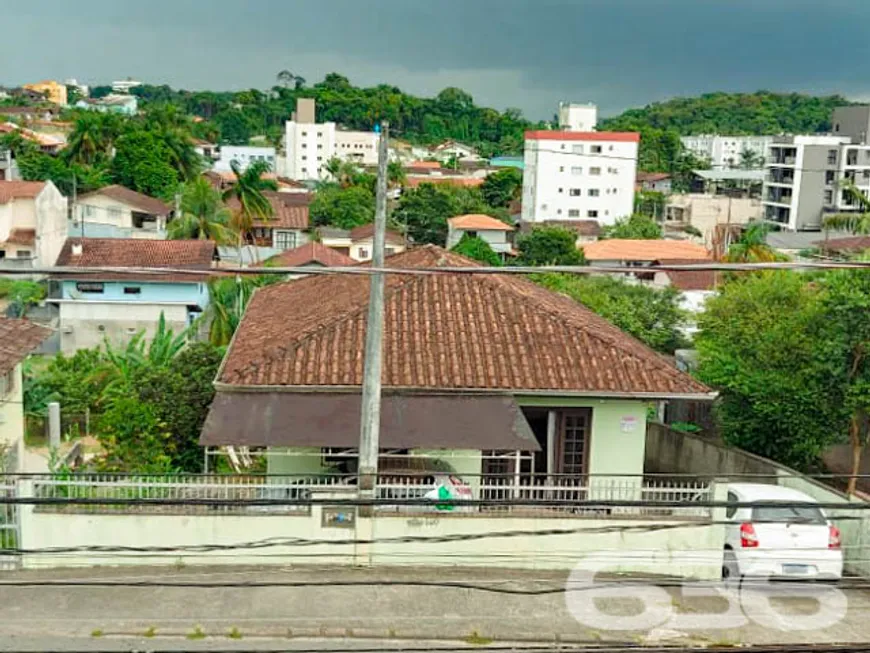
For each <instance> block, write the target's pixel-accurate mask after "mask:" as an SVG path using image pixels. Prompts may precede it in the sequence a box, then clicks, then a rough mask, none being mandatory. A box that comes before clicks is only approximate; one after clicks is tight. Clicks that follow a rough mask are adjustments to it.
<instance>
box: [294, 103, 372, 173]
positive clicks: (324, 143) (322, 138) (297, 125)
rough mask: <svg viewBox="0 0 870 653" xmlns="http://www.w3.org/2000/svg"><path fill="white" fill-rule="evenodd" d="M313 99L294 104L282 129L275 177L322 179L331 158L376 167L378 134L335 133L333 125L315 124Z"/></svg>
mask: <svg viewBox="0 0 870 653" xmlns="http://www.w3.org/2000/svg"><path fill="white" fill-rule="evenodd" d="M314 110H315V106H314V100H313V99H312V98H300V99H298V100H297V101H296V112H295V113H294V114H293V118H292V120H289V121H288V122H287V123H286V125H285V133H284V157H282V160H281V161H280V162H279V165H278V173H279V174H280V175H281V176H283V177H288V178H290V179H300V180H303V179H315V180H317V179H321V178H323V177H325V176H328V174H329V173H328V172H327V171H326V164H327V163H328V162H329V160H330V159H332V158H339V159H342V160H344V161H353V162H354V163H358V164H359V165H361V166H363V165H377V162H378V147H377V145H378V134H377V133H375V132H362V131H349V130H341V129H338V127H337V126H336V124H335V123H334V122H325V123H318V122H316V121H315V111H314Z"/></svg>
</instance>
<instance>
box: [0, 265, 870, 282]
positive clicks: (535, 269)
mask: <svg viewBox="0 0 870 653" xmlns="http://www.w3.org/2000/svg"><path fill="white" fill-rule="evenodd" d="M868 268H870V262H868V261H822V262H819V261H787V262H771V263H721V262H710V263H697V264H680V265H673V264H664V265H661V264H655V265H645V266H643V267H632V266H606V265H582V266H580V265H542V266H520V265H517V266H505V267H486V266H468V267H458V266H457V267H415V268H401V267H383V268H376V267H371V266H365V267H362V266H353V267H329V268H317V267H304V266H303V267H298V266H297V267H262V268H251V267H247V268H209V269H190V268H171V267H161V268H150V267H104V266H88V267H57V266H43V267H33V268H27V269H9V270H4V271H3V274H7V275H15V274H22V275H24V274H27V275H33V274H46V275H57V276H58V277H66V278H74V277H75V276H77V275H80V276H90V275H108V274H125V275H141V276H143V277H147V276H153V277H155V278H160V277H161V276H167V275H173V276H174V275H179V274H183V275H187V276H189V277H191V278H198V277H201V278H202V279H208V278H210V277H223V278H226V277H232V276H237V275H250V276H265V275H281V276H283V275H290V274H297V275H305V276H311V275H313V276H333V275H342V274H350V275H361V276H370V275H373V274H396V275H407V276H432V275H445V274H446V275H527V274H547V273H558V274H637V273H639V272H644V273H648V272H681V271H682V272H691V271H704V270H707V271H711V270H712V271H719V272H757V271H761V270H863V269H868Z"/></svg>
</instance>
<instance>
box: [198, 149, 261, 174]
mask: <svg viewBox="0 0 870 653" xmlns="http://www.w3.org/2000/svg"><path fill="white" fill-rule="evenodd" d="M275 157H276V154H275V148H274V147H254V146H251V145H222V146H221V147H220V149H219V150H218V158H217V160H216V161H215V162H214V165H213V166H212V170H217V171H218V172H230V171H231V170H232V167H231V165H230V164H231V163H232V162H233V161H236V162H237V163H238V164H239V166H240V167H241V169H242V170H247V169H248V167H249V166H250V165H251V164H252V163H254V161H265V162H266V163H268V164H269V169H270V170H271V171H272V172H274V171H275V166H276V160H275Z"/></svg>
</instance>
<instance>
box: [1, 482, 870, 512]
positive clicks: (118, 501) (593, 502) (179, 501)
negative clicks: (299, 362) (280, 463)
mask: <svg viewBox="0 0 870 653" xmlns="http://www.w3.org/2000/svg"><path fill="white" fill-rule="evenodd" d="M59 487H62V485H61V486H59ZM194 487H195V486H194ZM324 487H325V488H326V489H328V488H329V486H324ZM152 489H155V490H159V489H160V488H159V486H156V487H154V488H152ZM285 489H286V488H285ZM638 489H640V488H638ZM300 490H302V488H300ZM625 491H630V488H626V490H625ZM618 492H620V490H617V493H618ZM699 492H700V490H699ZM592 493H593V494H594V493H595V489H594V488H593V489H592ZM7 504H11V505H34V506H46V505H48V506H56V505H62V506H66V505H70V506H72V505H81V506H88V505H91V506H113V505H119V506H215V507H242V506H317V505H327V506H335V507H369V506H374V507H377V506H390V507H397V506H426V507H429V508H432V507H433V506H436V505H437V506H444V507H445V508H462V507H466V508H468V507H478V506H485V507H501V508H509V507H523V506H527V507H541V508H547V507H549V508H563V509H564V508H571V509H575V510H578V511H580V510H589V511H595V510H605V509H608V508H782V507H790V508H809V509H812V508H821V509H826V510H849V511H864V510H870V503H845V502H833V501H830V502H824V501H782V500H775V501H773V500H772V501H766V500H758V501H709V500H703V499H701V500H698V501H686V500H683V501H680V500H655V499H654V500H641V499H576V500H574V499H522V498H510V499H426V498H422V497H420V498H350V499H340V498H317V497H296V498H285V499H282V498H253V499H249V498H235V499H219V498H201V497H188V498H165V497H155V498H144V497H38V496H30V497H19V496H15V497H13V496H2V495H0V505H7ZM664 516H667V515H664Z"/></svg>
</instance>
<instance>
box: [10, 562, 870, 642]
mask: <svg viewBox="0 0 870 653" xmlns="http://www.w3.org/2000/svg"><path fill="white" fill-rule="evenodd" d="M566 578H567V575H566V574H564V573H553V572H516V571H501V570H480V569H478V570H469V569H453V568H451V569H411V568H408V569H390V570H385V569H376V570H369V569H350V570H336V569H317V568H304V569H303V568H297V569H287V568H283V569H282V568H275V569H264V568H259V569H242V568H239V569H236V570H234V571H227V568H226V567H223V568H221V569H214V568H185V569H175V568H167V569H164V570H157V571H155V570H154V568H148V569H144V568H135V569H131V568H127V569H87V570H61V571H45V572H13V573H7V574H3V575H0V581H14V580H27V581H40V580H59V579H74V580H81V581H85V580H88V581H113V582H114V581H117V582H120V581H130V582H138V581H162V582H187V583H221V582H233V583H239V582H258V581H259V582H263V581H265V582H276V581H284V582H291V581H292V582H299V581H311V582H318V583H324V582H335V581H344V582H347V581H353V582H360V581H372V582H375V583H381V585H374V586H365V587H359V586H357V587H301V588H300V587H260V588H231V587H224V588H197V587H181V588H165V587H161V588H144V587H112V588H101V587H97V588H94V587H84V588H68V587H3V588H2V589H0V596H2V601H0V638H4V637H5V638H8V637H9V636H16V637H34V636H62V637H75V638H92V636H93V634H94V633H95V632H96V633H98V634H100V635H102V636H118V635H126V636H140V635H142V634H143V633H146V632H149V633H151V634H157V635H159V636H162V637H165V636H174V637H179V638H182V637H185V636H186V635H189V634H191V633H193V632H195V630H196V629H197V628H199V629H201V631H202V632H203V633H204V634H205V635H206V636H207V637H215V638H218V637H219V638H221V639H223V640H224V641H226V635H227V633H229V632H230V631H231V630H233V629H236V630H237V632H238V633H239V634H241V635H242V636H243V637H246V638H249V637H274V638H282V639H286V638H288V637H289V638H311V637H314V638H353V639H357V638H369V639H373V640H374V639H377V640H385V639H390V640H395V639H406V640H420V639H429V640H444V641H451V642H469V643H486V642H489V641H490V640H494V641H496V642H498V641H501V642H554V641H561V642H630V643H656V644H662V643H674V644H678V643H679V644H682V643H689V644H698V645H705V644H707V645H708V644H714V643H715V644H729V645H735V644H762V643H810V642H812V643H822V642H859V641H860V642H866V641H870V619H867V615H868V611H870V594H868V593H867V591H865V590H845V589H844V590H842V596H843V597H844V598H845V600H846V602H847V611H846V616H845V618H844V619H843V620H841V621H839V622H837V623H836V624H834V625H832V626H830V627H827V628H821V629H813V630H803V631H801V630H797V629H796V628H795V627H794V626H793V625H789V624H787V623H786V620H787V619H788V618H789V617H792V618H796V621H797V622H798V624H799V626H801V627H803V626H804V625H806V624H808V623H810V622H809V616H810V615H812V614H813V613H814V612H815V611H816V609H817V605H816V601H815V600H814V599H812V598H791V599H788V598H773V599H770V601H771V603H772V604H773V605H774V606H775V608H776V609H777V610H778V612H779V613H780V614H781V615H783V616H782V618H781V620H780V621H779V622H777V623H779V625H780V629H777V628H768V627H764V626H761V625H759V624H758V623H755V622H754V621H752V620H748V619H745V618H744V620H745V621H747V622H748V623H746V624H745V625H742V626H740V627H738V628H733V627H732V628H725V629H723V628H721V625H722V624H723V623H724V622H725V621H726V620H725V619H724V618H723V617H724V616H726V615H723V614H722V613H723V612H724V611H725V610H726V608H727V601H726V599H724V598H721V597H706V598H705V597H700V598H699V597H691V596H689V597H686V596H683V595H681V589H680V588H673V587H669V588H665V589H664V591H665V592H667V594H665V595H663V596H664V598H665V599H666V603H665V604H660V605H659V606H658V608H659V609H665V610H666V612H672V613H673V614H676V615H678V616H680V617H681V618H686V617H689V618H694V619H700V623H701V626H702V627H701V628H700V629H697V630H695V629H691V628H681V627H680V624H678V623H676V622H669V623H660V624H657V625H655V626H654V627H650V628H646V629H635V630H629V631H616V630H608V629H606V628H601V627H593V626H589V625H583V624H581V623H579V622H578V621H577V620H576V619H575V618H574V617H573V616H572V615H571V613H570V612H569V610H568V608H567V607H566V595H565V594H564V593H561V592H559V593H554V594H546V595H540V596H517V595H508V594H496V593H490V592H481V591H476V590H473V589H465V588H462V589H459V588H439V587H409V586H403V585H390V584H389V583H397V582H419V581H423V582H443V581H448V582H450V581H454V582H456V581H459V582H467V583H476V584H481V585H486V586H488V587H499V588H514V589H535V590H544V589H561V588H564V587H565V583H566ZM384 583H387V584H384ZM831 589H832V588H830V587H826V586H822V587H821V588H820V591H829V590H831ZM729 591H731V590H729ZM734 591H735V592H736V590H734ZM745 591H746V592H748V594H747V595H746V596H747V597H749V600H748V601H747V602H745V603H744V606H746V605H747V604H753V601H754V602H755V603H754V605H756V606H757V605H760V604H759V601H767V600H768V599H769V597H770V595H772V594H774V593H776V591H778V589H777V588H774V589H767V588H753V589H751V590H745ZM637 592H638V590H637V589H634V590H631V591H629V592H628V594H629V596H624V597H615V598H605V599H597V600H596V602H595V604H596V605H597V606H598V607H599V609H601V610H604V611H606V612H608V613H610V614H614V615H633V614H637V613H638V612H640V610H641V604H640V603H638V602H637V600H636V599H634V598H631V596H635V595H637ZM575 594H576V593H575ZM738 603H739V601H738ZM738 612H739V609H738ZM707 613H711V614H709V616H707ZM738 616H739V615H738ZM683 625H685V624H683Z"/></svg>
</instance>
